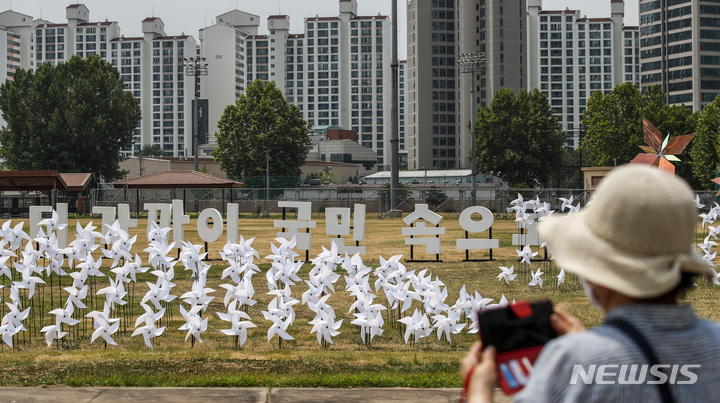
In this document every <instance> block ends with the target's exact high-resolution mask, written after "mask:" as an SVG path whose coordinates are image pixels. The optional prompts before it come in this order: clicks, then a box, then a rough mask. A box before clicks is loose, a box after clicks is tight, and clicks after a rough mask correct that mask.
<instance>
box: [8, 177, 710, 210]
mask: <svg viewBox="0 0 720 403" xmlns="http://www.w3.org/2000/svg"><path fill="white" fill-rule="evenodd" d="M271 182H272V181H271ZM284 182H285V181H276V182H275V183H284ZM271 186H272V185H271ZM398 192H399V196H400V203H399V205H397V206H391V202H390V197H391V189H390V188H389V187H387V186H380V185H368V184H364V185H359V184H345V185H334V184H333V185H300V186H295V187H270V188H241V189H128V188H112V187H110V186H107V185H101V186H100V187H98V188H97V189H93V190H92V191H90V194H89V196H85V197H80V198H79V197H78V195H77V194H63V193H61V192H56V191H51V192H14V193H11V192H0V217H5V218H10V217H27V214H28V210H29V207H30V206H54V205H55V204H56V203H68V204H69V207H70V208H69V211H70V213H79V214H89V213H90V212H91V211H92V207H93V206H117V205H118V204H121V203H124V204H128V205H130V211H131V213H132V214H134V215H137V214H140V215H142V214H144V212H145V209H144V204H145V203H171V202H172V200H176V199H177V200H183V201H184V206H185V211H186V212H189V213H197V212H200V211H202V210H204V209H207V208H214V209H216V210H218V211H220V212H221V213H223V214H224V213H226V210H227V204H228V203H236V204H238V205H239V211H240V214H243V215H248V216H254V217H261V216H266V215H269V214H280V213H281V212H282V209H281V208H280V207H279V206H278V203H279V202H280V201H305V202H311V203H312V211H313V214H317V215H318V216H319V215H322V214H323V213H324V211H325V209H326V208H328V207H352V206H353V205H354V204H356V203H359V204H364V205H365V206H366V211H367V212H368V214H377V215H378V216H379V217H381V218H382V217H385V215H386V214H387V213H388V212H389V211H390V210H400V211H402V212H404V213H408V212H411V211H414V210H415V205H416V204H418V203H423V204H428V205H429V208H430V209H431V210H432V211H435V212H437V213H455V214H458V215H459V214H460V212H462V211H463V210H464V209H466V208H468V207H470V206H471V205H473V202H472V200H473V198H472V189H471V188H470V185H469V184H464V183H460V184H438V185H432V184H429V185H425V184H410V185H402V186H401V188H400V189H398ZM475 194H476V198H475V199H476V203H475V204H476V205H479V206H483V207H486V208H488V209H489V210H490V211H492V212H493V213H495V214H496V215H499V216H508V215H511V214H514V211H513V210H512V209H511V204H512V201H513V200H515V199H517V198H518V197H522V198H523V199H524V200H531V199H535V198H539V199H540V201H541V202H547V203H548V204H550V208H551V209H552V210H555V211H559V210H560V206H561V203H562V201H561V199H560V198H565V199H569V198H570V197H572V198H573V205H577V204H578V203H580V206H581V207H582V206H585V205H586V204H587V202H588V201H589V200H590V198H591V197H592V191H587V190H584V189H557V188H536V189H513V188H510V189H498V188H494V187H492V186H487V185H485V184H480V185H478V187H477V188H476V190H475ZM696 194H697V195H698V197H699V202H700V203H701V204H704V205H706V206H707V207H706V208H709V207H712V205H713V203H715V202H716V197H715V192H712V191H698V192H696Z"/></svg>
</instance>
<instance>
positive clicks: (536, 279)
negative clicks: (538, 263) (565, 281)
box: [528, 268, 544, 288]
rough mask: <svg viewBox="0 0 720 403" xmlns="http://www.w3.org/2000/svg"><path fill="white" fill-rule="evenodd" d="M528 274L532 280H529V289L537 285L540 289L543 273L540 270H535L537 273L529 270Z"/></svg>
mask: <svg viewBox="0 0 720 403" xmlns="http://www.w3.org/2000/svg"><path fill="white" fill-rule="evenodd" d="M530 273H531V274H532V279H531V280H530V282H529V283H528V285H529V286H531V287H534V286H536V285H539V286H540V288H542V286H543V278H542V275H543V274H544V273H543V272H541V271H540V268H538V269H537V272H535V273H533V272H532V270H531V271H530Z"/></svg>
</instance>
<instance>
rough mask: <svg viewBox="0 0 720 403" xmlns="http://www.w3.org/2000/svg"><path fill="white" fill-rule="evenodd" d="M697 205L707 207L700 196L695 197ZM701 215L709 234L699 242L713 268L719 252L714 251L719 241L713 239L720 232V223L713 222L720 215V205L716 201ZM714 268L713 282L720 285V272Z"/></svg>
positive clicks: (706, 260) (704, 257)
mask: <svg viewBox="0 0 720 403" xmlns="http://www.w3.org/2000/svg"><path fill="white" fill-rule="evenodd" d="M695 205H696V206H697V208H698V209H701V208H703V207H705V205H704V204H700V197H699V196H696V198H695ZM699 216H700V218H702V227H703V228H705V226H707V229H708V234H707V236H705V238H704V239H703V242H702V243H700V244H698V247H699V248H700V250H702V252H703V260H704V261H705V263H707V264H708V266H711V268H712V267H713V266H715V263H714V260H715V256H717V252H713V248H715V247H716V246H717V242H715V241H713V239H717V237H718V233H719V232H720V225H719V226H713V225H711V224H714V223H715V221H716V220H717V218H718V216H720V205H718V204H717V203H714V206H713V207H712V208H710V210H709V211H708V212H707V213H701V214H699ZM711 238H712V239H711ZM712 270H713V272H714V276H713V283H714V284H716V285H720V273H718V272H717V271H716V270H715V269H714V268H712Z"/></svg>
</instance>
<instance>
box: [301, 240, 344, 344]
mask: <svg viewBox="0 0 720 403" xmlns="http://www.w3.org/2000/svg"><path fill="white" fill-rule="evenodd" d="M348 259H349V258H348ZM343 260H344V259H343V258H342V257H340V255H339V254H338V249H337V244H335V243H333V244H332V245H331V247H330V249H329V250H328V249H326V248H325V247H324V246H323V247H322V252H320V254H319V255H318V256H317V257H316V258H315V259H311V260H310V262H311V263H312V264H313V268H312V269H311V270H310V273H309V274H308V276H309V280H305V283H307V285H308V290H307V291H306V292H305V293H304V294H303V295H302V303H303V304H307V306H308V308H309V309H310V310H311V311H313V312H314V313H315V317H314V318H313V319H312V320H311V321H310V322H309V323H310V324H311V325H313V327H312V329H311V330H310V333H315V334H316V335H317V341H318V344H320V345H323V346H325V347H327V345H328V344H333V341H332V338H333V337H335V336H337V335H339V334H340V332H339V331H338V329H340V326H341V325H342V322H343V321H342V319H341V320H338V321H336V320H335V319H336V316H335V310H334V309H333V308H332V307H331V306H330V305H328V303H327V301H328V299H329V298H330V295H331V293H334V292H335V283H336V282H337V281H338V280H339V279H340V274H339V273H337V272H336V270H337V268H338V265H339V264H340V263H341V262H343Z"/></svg>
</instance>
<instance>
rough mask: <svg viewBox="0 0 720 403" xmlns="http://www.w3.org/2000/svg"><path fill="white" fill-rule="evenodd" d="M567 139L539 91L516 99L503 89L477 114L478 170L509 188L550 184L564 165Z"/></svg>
mask: <svg viewBox="0 0 720 403" xmlns="http://www.w3.org/2000/svg"><path fill="white" fill-rule="evenodd" d="M564 139H565V134H564V133H563V132H562V131H561V130H560V126H559V124H558V118H557V117H555V116H553V111H552V109H551V108H550V104H549V103H548V101H547V97H546V96H545V95H543V94H542V93H541V92H540V91H538V90H537V89H534V90H533V91H531V92H528V91H526V90H521V91H520V92H519V93H518V94H517V95H516V94H515V93H514V92H513V91H512V90H510V89H507V88H504V89H501V90H499V91H498V92H496V93H495V96H494V97H493V100H492V102H491V103H490V105H488V106H487V107H484V108H478V110H477V120H476V125H475V141H476V145H477V147H476V149H477V159H476V161H477V168H478V169H479V170H480V171H482V172H487V173H492V174H494V175H497V176H499V177H501V178H502V179H503V180H505V181H506V182H507V183H508V184H510V185H513V186H517V185H520V184H525V185H529V186H535V185H537V184H548V183H549V181H550V179H551V177H552V176H553V175H554V172H555V171H556V170H557V169H558V168H559V165H560V164H561V161H562V145H563V141H564Z"/></svg>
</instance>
